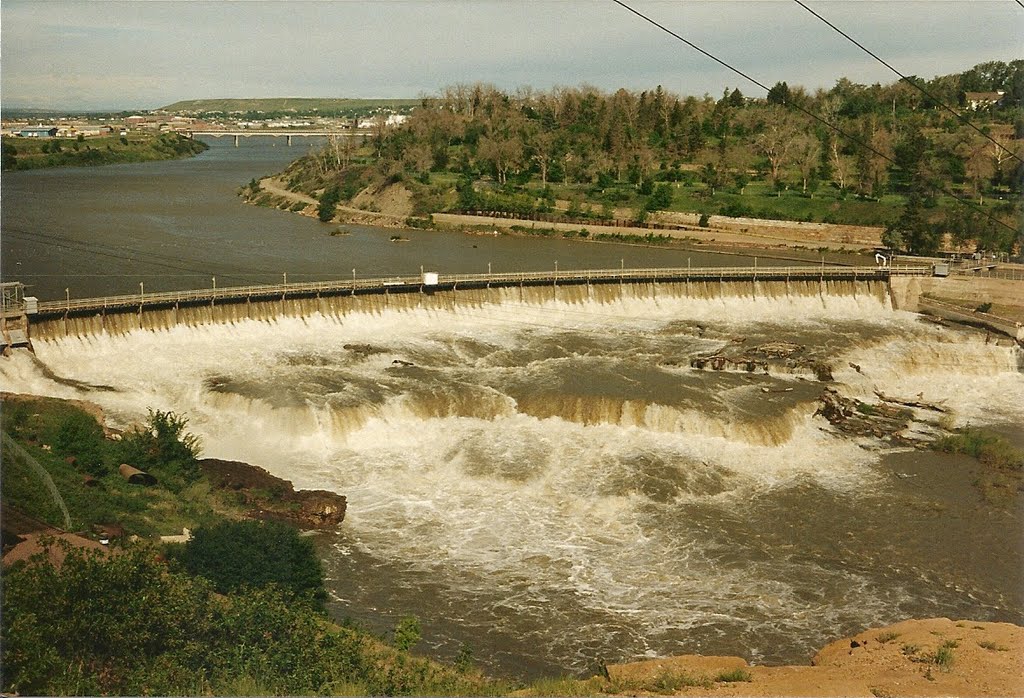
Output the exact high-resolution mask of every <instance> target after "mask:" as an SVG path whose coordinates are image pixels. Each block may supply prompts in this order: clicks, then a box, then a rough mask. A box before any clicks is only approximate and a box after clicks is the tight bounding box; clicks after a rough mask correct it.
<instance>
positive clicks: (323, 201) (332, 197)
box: [316, 187, 341, 223]
mask: <svg viewBox="0 0 1024 698" xmlns="http://www.w3.org/2000/svg"><path fill="white" fill-rule="evenodd" d="M339 201H341V192H340V191H338V188H337V187H329V188H327V189H325V190H324V193H323V194H321V195H320V204H319V205H318V206H317V209H316V215H317V218H319V219H320V221H321V222H323V223H329V222H330V221H332V220H333V219H334V214H335V213H336V212H337V209H338V202H339Z"/></svg>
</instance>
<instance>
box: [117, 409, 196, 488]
mask: <svg viewBox="0 0 1024 698" xmlns="http://www.w3.org/2000/svg"><path fill="white" fill-rule="evenodd" d="M186 426H188V419H186V418H185V417H181V416H178V415H177V414H175V413H173V412H162V411H160V410H156V411H153V410H150V412H149V423H148V424H147V425H146V426H145V427H143V428H136V429H134V430H132V431H130V432H128V433H127V434H125V435H124V437H123V438H122V439H121V444H120V448H119V449H118V455H119V456H120V459H121V460H122V461H123V462H125V463H128V464H130V465H134V466H135V467H136V468H139V469H140V470H146V471H151V472H152V473H153V474H154V475H158V476H160V477H161V479H162V480H163V481H164V484H166V485H168V487H169V488H171V489H174V488H178V489H180V488H181V487H183V486H184V485H187V484H188V483H191V482H193V481H195V480H196V479H197V478H198V477H199V475H200V470H199V453H200V445H199V438H198V437H197V436H195V435H194V434H190V433H188V432H186V431H185V427H186Z"/></svg>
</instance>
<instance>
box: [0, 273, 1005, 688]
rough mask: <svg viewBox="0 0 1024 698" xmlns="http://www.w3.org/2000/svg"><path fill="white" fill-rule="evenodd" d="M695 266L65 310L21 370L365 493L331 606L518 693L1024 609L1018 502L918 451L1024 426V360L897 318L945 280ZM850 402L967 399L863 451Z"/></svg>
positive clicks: (23, 383)
mask: <svg viewBox="0 0 1024 698" xmlns="http://www.w3.org/2000/svg"><path fill="white" fill-rule="evenodd" d="M869 272H870V273H869ZM686 273H687V270H686V269H685V268H684V269H682V270H680V269H676V270H658V271H657V273H653V272H651V271H649V270H648V271H646V272H645V271H644V270H629V269H611V270H604V271H602V272H583V273H575V272H568V271H564V270H559V271H558V273H557V278H556V275H555V272H554V270H552V271H549V272H543V273H537V274H536V278H526V277H519V278H500V277H497V276H484V275H481V276H472V275H459V276H455V275H453V276H446V275H443V274H439V275H438V277H437V279H436V285H435V284H433V283H432V282H434V281H435V279H433V278H432V277H427V278H424V277H422V276H417V277H381V278H379V279H356V280H355V282H353V281H351V280H345V281H338V282H337V283H335V284H332V285H327V286H317V285H314V284H296V285H294V286H293V285H292V284H288V285H286V286H285V285H278V286H273V287H235V288H234V290H229V289H221V288H218V289H216V291H214V289H206V290H204V291H201V292H196V293H195V295H194V296H190V295H188V294H189V293H191V292H181V293H182V294H184V295H182V296H180V297H179V296H177V295H175V296H174V297H173V298H172V297H169V296H168V295H162V296H161V295H158V294H152V295H151V294H148V293H145V295H143V294H141V293H140V295H139V296H134V297H124V298H121V299H119V300H111V298H110V297H107V298H106V299H105V300H104V299H96V300H90V301H86V300H85V299H78V300H77V301H76V300H75V299H70V304H71V307H70V308H69V307H68V303H69V300H68V299H65V300H64V301H60V300H58V301H50V302H48V303H46V304H43V303H39V305H38V307H37V311H38V312H37V313H36V314H34V315H33V316H32V321H31V325H30V328H31V331H32V341H33V346H34V350H35V351H34V353H31V352H28V351H24V350H14V351H12V352H11V355H10V356H8V357H5V358H3V359H2V360H0V379H2V381H3V385H4V386H5V389H6V390H10V391H12V392H24V393H33V394H40V395H50V396H54V397H62V398H70V399H78V400H88V401H90V402H93V403H96V404H97V405H99V406H100V407H101V408H102V409H103V411H104V414H105V415H106V417H107V420H108V422H109V423H110V424H111V426H113V427H114V428H129V427H130V426H131V425H132V424H135V423H138V422H139V421H141V420H143V419H145V417H146V414H147V411H148V410H149V409H159V410H165V411H166V410H170V411H174V412H176V413H179V414H182V415H185V416H187V418H188V420H189V426H188V428H189V430H190V431H192V432H193V433H195V434H196V435H197V436H199V437H200V438H201V440H202V444H203V451H204V455H205V456H209V457H215V458H224V459H231V460H243V461H246V462H250V463H253V464H255V465H259V466H261V467H264V468H266V469H267V470H269V471H270V472H271V473H273V474H275V475H278V476H280V477H285V478H287V479H290V480H292V481H293V482H294V483H295V485H296V486H297V487H299V488H308V489H328V490H331V491H335V492H339V493H341V494H344V495H346V496H347V497H348V502H349V510H348V516H347V518H346V521H345V523H344V524H343V525H342V527H341V528H339V529H338V531H337V532H334V533H331V534H325V535H322V536H320V537H318V538H317V539H316V545H317V548H318V550H319V551H320V554H321V557H322V558H323V560H324V563H325V567H326V570H327V575H328V586H329V589H330V593H331V598H330V600H329V601H328V609H329V612H330V613H331V615H332V616H333V617H335V618H338V619H340V618H345V617H351V618H353V619H354V620H356V621H358V622H361V623H363V624H365V625H366V626H367V627H369V628H371V629H374V630H376V631H378V632H385V631H386V630H387V629H388V628H391V627H394V624H395V621H396V619H397V618H398V617H400V616H403V615H415V616H417V617H418V618H419V619H420V622H421V625H422V627H423V628H424V644H425V647H426V648H428V649H427V651H429V652H430V653H432V654H435V655H436V656H441V657H446V656H447V657H451V656H454V655H455V653H456V652H457V651H458V649H459V647H460V646H461V645H462V644H463V643H465V644H467V645H469V646H472V647H473V649H474V651H475V652H478V653H479V656H481V657H485V658H486V662H487V664H486V668H487V669H488V670H490V671H493V672H496V673H499V674H502V675H513V676H532V675H541V674H544V673H547V674H550V673H552V672H560V671H567V670H568V671H572V672H580V673H585V672H587V671H591V670H592V668H593V666H594V664H595V662H596V661H597V660H599V659H600V660H601V661H608V662H611V661H624V660H628V659H632V658H639V657H645V656H654V655H668V654H681V653H697V652H700V653H705V654H737V653H739V654H742V655H743V656H745V657H747V658H748V659H751V660H755V661H761V662H787V661H788V662H800V661H806V657H807V656H808V655H809V652H810V651H811V649H812V648H815V647H818V646H820V645H821V644H822V643H823V641H827V640H829V639H832V638H834V637H837V636H841V635H844V634H851V633H852V632H856V631H859V630H861V629H863V628H866V627H871V626H877V625H882V624H886V623H888V622H893V621H896V620H900V619H903V618H907V617H933V616H948V617H970V618H976V619H979V620H1005V621H1012V622H1018V623H1019V622H1021V621H1022V620H1024V591H1022V589H1024V583H1022V582H1024V578H1022V573H1021V570H1022V569H1024V551H1022V546H1021V545H1020V544H1019V541H1016V539H1012V540H1011V539H1008V537H1007V531H1019V530H1021V529H1022V526H1024V520H1022V516H1021V510H1020V508H1019V507H1015V506H1007V507H1000V506H993V505H990V504H986V503H985V502H984V500H982V499H981V498H980V497H979V495H978V494H977V491H976V489H975V487H974V485H973V484H972V483H973V482H974V481H975V480H976V479H977V478H978V477H979V476H980V475H979V471H978V470H977V464H976V463H973V462H972V461H970V460H969V459H963V458H962V457H955V456H946V455H943V454H935V453H931V452H927V451H922V450H919V448H918V447H916V446H915V445H914V444H920V443H926V442H927V440H928V439H929V438H931V437H932V436H934V435H935V434H936V433H938V429H940V427H939V425H938V423H937V421H936V420H937V419H938V417H937V415H941V418H942V420H944V423H946V424H947V426H955V425H964V424H967V423H970V424H972V425H989V426H991V428H994V429H1000V430H1003V431H1004V432H1005V433H1008V434H1010V435H1011V436H1013V437H1014V438H1021V437H1022V435H1021V433H1020V425H1021V424H1022V423H1024V407H1022V406H1024V371H1022V366H1024V358H1022V357H1024V354H1022V351H1021V349H1020V347H1019V346H1017V345H1016V344H1015V343H1014V342H1012V341H1011V340H1009V339H993V338H992V337H990V336H987V335H986V334H985V333H984V332H979V331H976V330H973V329H970V328H962V327H958V326H954V325H950V326H943V325H938V324H935V323H933V322H928V321H925V320H923V319H922V317H921V316H919V315H917V314H916V313H912V312H907V311H905V310H901V304H903V303H905V302H907V301H908V300H909V299H910V298H911V296H912V295H913V294H912V293H911V291H912V289H911V288H910V287H912V286H915V285H917V286H920V285H921V284H925V283H926V282H928V281H929V278H928V277H927V276H924V275H923V274H926V273H927V271H926V270H915V271H913V272H911V271H910V270H908V272H907V274H905V275H901V274H899V273H897V274H896V275H892V274H891V272H888V271H879V270H878V269H877V268H871V269H853V268H837V269H836V270H835V271H833V270H831V269H830V268H829V267H825V268H824V272H823V271H822V268H821V267H816V266H811V267H804V268H802V270H800V271H799V273H794V272H790V273H789V275H788V278H787V272H786V271H785V268H782V269H781V270H780V269H779V268H773V269H772V270H769V269H767V268H765V269H760V268H758V269H757V270H756V271H755V270H754V269H752V268H744V269H740V268H736V269H734V270H733V271H728V270H723V269H715V270H713V271H709V270H702V269H696V268H693V269H690V270H689V276H687V275H686ZM755 273H756V277H757V278H756V279H755V278H754V276H755ZM588 274H589V278H587V275H588ZM832 274H835V276H832ZM616 275H618V278H615V277H616ZM701 275H703V276H704V278H700V277H701ZM239 288H244V289H246V290H238V289H239ZM140 290H141V289H140ZM172 293H174V294H177V293H179V292H172ZM214 293H216V294H217V295H216V296H214ZM908 294H910V295H908ZM229 296H230V298H229ZM76 303H77V304H78V305H77V306H76ZM104 303H105V304H106V305H105V306H104ZM61 305H64V307H63V308H61V307H60V306H61ZM715 366H718V367H720V368H717V369H716V368H714V367H715ZM833 394H835V395H839V396H841V397H842V398H843V399H845V400H850V401H851V403H850V404H859V405H863V406H864V407H862V408H860V409H862V410H863V411H864V413H868V412H871V411H873V410H874V411H882V410H885V409H888V408H887V407H886V405H890V406H891V405H893V404H897V403H886V402H885V400H886V399H892V400H901V401H903V402H916V403H921V404H928V405H934V406H937V407H940V408H941V409H942V410H943V412H941V413H938V412H933V411H930V410H927V409H913V408H908V409H907V414H906V419H907V421H906V424H905V426H904V427H903V428H902V429H901V430H900V432H899V433H898V434H892V435H884V434H883V435H881V436H876V435H874V434H871V433H862V434H851V433H848V432H845V431H843V430H842V429H841V428H840V427H838V426H836V425H835V424H832V423H831V422H830V421H829V420H828V419H827V418H826V417H825V416H824V414H825V410H824V407H823V406H824V404H825V403H824V401H825V400H827V399H829V398H828V396H829V395H833ZM854 411H856V410H854ZM1010 538H1012V536H1011V537H1010Z"/></svg>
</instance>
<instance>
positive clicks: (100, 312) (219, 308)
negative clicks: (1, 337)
mask: <svg viewBox="0 0 1024 698" xmlns="http://www.w3.org/2000/svg"><path fill="white" fill-rule="evenodd" d="M928 274H930V269H929V268H928V267H920V266H902V267H894V268H890V267H832V266H830V267H825V266H821V267H816V266H810V265H803V266H788V267H787V266H774V267H761V268H758V267H707V268H699V267H698V268H679V269H676V268H654V269H625V268H621V269H604V270H602V269H588V270H582V271H573V270H563V271H562V272H559V271H558V270H557V269H555V270H554V271H543V272H513V273H499V274H444V275H442V274H438V273H436V272H426V273H423V274H421V275H420V276H418V277H383V278H375V279H356V278H353V279H351V280H344V281H334V282H312V283H292V284H288V283H287V282H285V283H283V284H275V285H261V286H235V287H226V288H225V287H222V288H220V289H217V288H210V289H200V290H193V291H174V292H162V293H150V294H148V295H147V294H146V292H145V285H144V283H140V284H139V286H140V291H139V293H138V294H137V295H135V294H133V295H120V296H110V297H100V298H85V299H78V298H76V299H73V300H72V299H71V298H70V296H69V297H68V298H67V299H66V300H65V301H48V302H42V303H37V302H34V299H33V300H32V303H31V305H32V309H31V312H30V313H29V315H30V324H31V334H32V336H35V337H41V338H53V337H60V336H71V335H75V336H80V335H85V334H100V333H104V332H110V333H114V334H123V333H124V332H128V331H131V330H133V329H166V328H169V327H174V326H178V325H186V326H196V325H201V324H210V323H213V324H217V323H232V322H238V321H240V320H254V319H255V320H271V319H273V318H275V317H277V316H286V317H307V316H309V315H312V314H316V313H319V314H322V315H344V314H347V313H349V312H352V311H360V310H363V309H366V308H373V307H381V308H391V307H393V308H445V307H452V306H455V305H457V304H459V303H468V304H477V305H480V304H487V303H495V302H502V301H504V300H507V299H509V298H512V297H516V298H517V300H518V301H519V302H522V303H543V302H545V301H548V300H550V301H558V300H566V301H569V302H577V303H579V302H583V301H585V300H591V299H596V300H598V301H600V302H610V301H612V300H614V299H615V298H618V297H622V296H631V297H636V298H650V299H657V297H658V294H659V293H661V294H662V295H667V296H678V295H683V296H687V297H694V298H714V297H716V296H732V295H741V296H742V295H745V296H749V297H751V298H753V299H756V298H757V297H758V296H759V295H761V296H769V297H771V296H778V295H791V294H794V295H808V294H811V295H813V294H814V293H817V294H818V295H819V296H825V295H829V294H833V293H851V294H854V295H855V294H856V293H857V289H858V287H859V286H860V285H863V284H865V283H868V282H871V281H881V282H888V280H889V279H890V278H891V277H892V276H894V275H899V276H927V275H928ZM862 292H863V291H862ZM19 302H20V301H19ZM18 308H20V306H19V305H18V302H14V301H11V302H10V303H6V302H5V313H7V314H10V315H12V317H13V316H15V315H17V312H16V311H17V310H18Z"/></svg>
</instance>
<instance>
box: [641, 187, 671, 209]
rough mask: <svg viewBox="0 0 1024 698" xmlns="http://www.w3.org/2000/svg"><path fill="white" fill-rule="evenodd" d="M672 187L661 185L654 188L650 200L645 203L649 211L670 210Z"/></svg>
mask: <svg viewBox="0 0 1024 698" xmlns="http://www.w3.org/2000/svg"><path fill="white" fill-rule="evenodd" d="M672 194H673V192H672V185H671V184H667V183H664V182H663V183H661V184H659V185H658V186H656V187H655V188H654V192H653V193H652V194H651V198H650V199H649V200H648V201H647V209H648V210H650V211H667V210H668V209H670V208H672Z"/></svg>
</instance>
